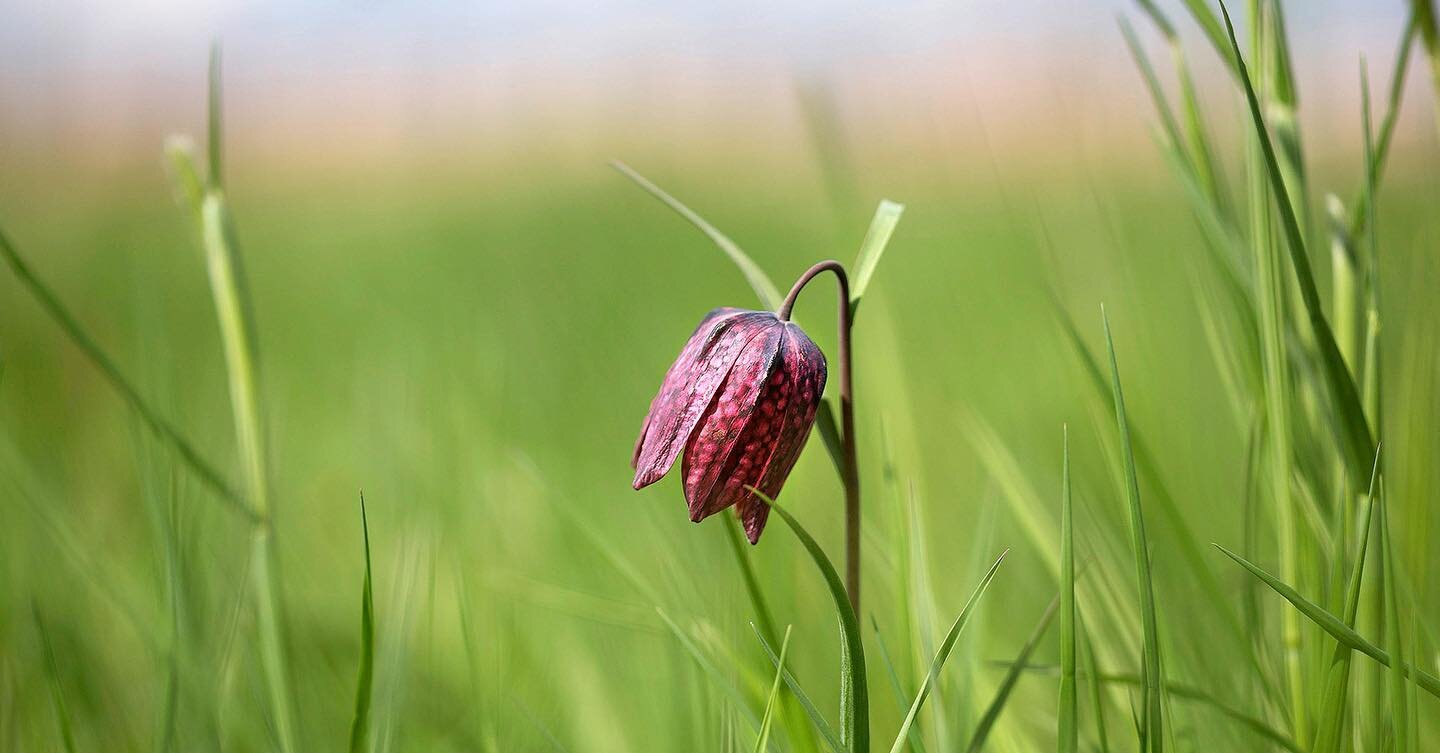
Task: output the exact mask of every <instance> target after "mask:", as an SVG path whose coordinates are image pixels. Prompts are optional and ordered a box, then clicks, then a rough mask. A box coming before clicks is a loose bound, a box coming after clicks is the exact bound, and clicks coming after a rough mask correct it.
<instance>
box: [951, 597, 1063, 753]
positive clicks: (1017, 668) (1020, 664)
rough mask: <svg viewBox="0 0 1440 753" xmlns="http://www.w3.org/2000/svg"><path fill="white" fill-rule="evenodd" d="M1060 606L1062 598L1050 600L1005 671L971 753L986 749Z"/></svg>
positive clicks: (975, 737) (973, 742)
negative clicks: (1022, 675) (1001, 715)
mask: <svg viewBox="0 0 1440 753" xmlns="http://www.w3.org/2000/svg"><path fill="white" fill-rule="evenodd" d="M1059 606H1060V596H1059V594H1056V596H1055V598H1053V599H1051V600H1050V606H1048V607H1046V608H1045V613H1044V614H1042V615H1041V616H1040V622H1038V623H1036V625H1035V629H1034V630H1033V631H1032V632H1031V633H1030V637H1029V638H1028V639H1026V641H1025V645H1024V646H1023V647H1022V648H1021V649H1020V654H1019V655H1018V656H1016V657H1015V662H1014V663H1013V664H1012V665H1011V666H1010V668H1009V669H1007V670H1006V671H1005V679H1003V680H1001V681H1000V686H999V687H998V688H996V689H995V698H994V699H992V700H991V701H990V705H989V706H987V707H986V708H985V713H984V714H983V715H982V716H981V717H980V722H979V724H977V725H975V734H974V735H973V736H972V737H971V738H970V745H969V746H968V747H967V748H966V750H967V751H969V753H978V752H979V751H981V750H983V749H984V748H985V740H986V739H987V738H988V737H989V736H990V730H991V729H993V728H994V727H995V722H996V721H998V720H999V719H1000V712H1002V711H1004V710H1005V704H1006V702H1007V701H1009V700H1010V693H1011V691H1013V690H1014V689H1015V683H1016V682H1017V681H1019V679H1020V673H1021V672H1022V671H1023V670H1024V669H1025V665H1026V664H1027V663H1028V662H1029V661H1030V654H1031V653H1033V652H1034V651H1035V647H1036V646H1038V645H1040V639H1041V638H1042V637H1044V635H1045V629H1046V628H1048V627H1050V621H1051V620H1052V619H1054V618H1055V612H1056V610H1057V609H1058V608H1059Z"/></svg>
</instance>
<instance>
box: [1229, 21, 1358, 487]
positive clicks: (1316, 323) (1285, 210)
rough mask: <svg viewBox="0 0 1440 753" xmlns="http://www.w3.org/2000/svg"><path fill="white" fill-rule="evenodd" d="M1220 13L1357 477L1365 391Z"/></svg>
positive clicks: (1257, 103) (1236, 47)
mask: <svg viewBox="0 0 1440 753" xmlns="http://www.w3.org/2000/svg"><path fill="white" fill-rule="evenodd" d="M1220 11H1221V13H1222V14H1223V15H1224V18H1225V30H1226V32H1227V33H1228V35H1229V38H1230V48H1231V53H1232V54H1233V55H1234V60H1235V65H1236V67H1237V70H1238V72H1239V78H1240V81H1241V83H1242V84H1243V86H1244V89H1245V99H1246V102H1247V103H1248V104H1249V106H1250V119H1251V122H1252V124H1253V125H1254V127H1255V134H1256V138H1257V141H1258V142H1259V144H1260V150H1261V153H1262V155H1263V156H1264V162H1265V168H1266V174H1267V175H1268V176H1269V179H1270V187H1271V190H1272V191H1273V193H1274V195H1275V206H1276V209H1277V210H1278V211H1279V214H1280V220H1281V226H1282V227H1283V228H1284V231H1285V239H1286V246H1287V248H1289V250H1290V262H1291V267H1292V268H1293V269H1294V270H1295V278H1296V281H1297V282H1298V283H1299V287H1300V298H1301V300H1302V301H1303V302H1304V304H1305V313H1306V315H1307V317H1308V319H1309V324H1310V329H1311V330H1312V331H1313V333H1314V335H1315V344H1316V347H1317V348H1318V349H1319V351H1320V353H1319V355H1320V365H1321V367H1322V369H1323V371H1324V374H1325V380H1326V382H1327V384H1328V385H1329V387H1330V394H1331V397H1332V398H1333V400H1334V403H1335V408H1336V410H1337V411H1338V412H1339V413H1340V421H1341V426H1340V427H1339V428H1340V430H1341V436H1342V438H1343V439H1344V446H1345V448H1346V457H1347V459H1348V460H1349V466H1350V470H1351V473H1350V474H1349V477H1351V478H1357V479H1358V478H1360V477H1362V475H1363V473H1364V471H1365V466H1366V465H1367V463H1368V462H1369V459H1370V453H1371V451H1372V450H1373V449H1374V446H1375V445H1374V442H1373V441H1372V440H1371V436H1370V427H1369V425H1368V424H1366V422H1365V412H1364V408H1363V407H1362V405H1361V403H1360V393H1359V391H1358V390H1357V389H1356V387H1355V381H1354V380H1353V379H1352V378H1351V376H1350V371H1349V370H1348V369H1347V368H1346V367H1345V359H1344V358H1343V357H1342V356H1341V355H1340V349H1339V347H1338V346H1337V345H1336V344H1335V336H1334V334H1333V333H1332V332H1331V331H1330V326H1329V325H1328V324H1327V323H1326V322H1325V313H1324V311H1322V310H1321V307H1320V294H1319V292H1318V291H1317V290H1316V287H1315V278H1314V275H1313V274H1312V273H1311V271H1310V259H1309V255H1308V252H1307V251H1306V249H1305V237H1304V233H1303V232H1302V231H1301V229H1300V222H1299V220H1298V219H1297V218H1296V216H1295V206H1294V204H1293V202H1292V201H1291V199H1290V195H1289V192H1288V191H1287V190H1286V187H1285V179H1284V178H1283V177H1282V176H1281V173H1280V166H1279V162H1278V159H1277V157H1276V155H1275V147H1274V145H1273V144H1272V143H1271V141H1270V133H1269V131H1268V130H1267V129H1266V127H1265V119H1264V117H1263V116H1262V115H1261V113H1260V101H1259V99H1258V98H1257V97H1256V95H1255V86H1254V84H1252V83H1251V81H1250V73H1249V70H1248V69H1247V68H1246V66H1245V59H1244V57H1243V56H1242V55H1241V53H1240V43H1239V42H1238V41H1237V40H1236V38H1235V26H1234V24H1233V23H1232V22H1231V21H1230V12H1229V11H1228V10H1227V9H1226V8H1225V3H1224V2H1221V3H1220Z"/></svg>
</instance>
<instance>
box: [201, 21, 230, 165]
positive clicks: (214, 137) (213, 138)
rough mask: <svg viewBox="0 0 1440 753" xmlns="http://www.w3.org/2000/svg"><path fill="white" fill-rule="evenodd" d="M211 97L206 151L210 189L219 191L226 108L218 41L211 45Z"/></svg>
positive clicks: (207, 112)
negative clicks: (208, 163)
mask: <svg viewBox="0 0 1440 753" xmlns="http://www.w3.org/2000/svg"><path fill="white" fill-rule="evenodd" d="M209 79H210V81H209V83H210V86H209V95H208V96H207V97H206V107H205V112H206V134H205V136H206V150H205V153H206V154H207V155H208V156H209V158H210V165H209V167H210V171H209V174H208V176H207V177H208V187H209V188H212V189H218V188H220V186H221V185H222V184H223V181H221V179H220V178H221V175H222V173H221V170H220V168H221V162H222V159H221V152H222V149H221V146H222V143H223V138H222V137H223V136H224V131H223V128H224V114H225V113H224V108H223V106H222V104H223V99H224V97H223V90H222V89H221V87H220V84H221V81H220V42H219V40H216V41H214V42H212V43H211V44H210V75H209Z"/></svg>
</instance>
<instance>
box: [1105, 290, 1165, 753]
mask: <svg viewBox="0 0 1440 753" xmlns="http://www.w3.org/2000/svg"><path fill="white" fill-rule="evenodd" d="M1100 318H1101V321H1102V322H1103V324H1104V325H1105V348H1106V350H1107V351H1108V352H1109V355H1110V384H1111V390H1112V393H1113V396H1114V399H1115V423H1116V424H1117V425H1118V427H1119V432H1120V447H1121V452H1122V453H1123V455H1122V460H1123V461H1124V468H1125V501H1126V506H1127V507H1128V508H1129V511H1130V537H1131V546H1132V548H1133V549H1134V555H1135V580H1136V585H1137V587H1138V589H1139V591H1140V621H1141V627H1142V630H1143V634H1144V635H1143V640H1144V646H1143V649H1142V653H1141V659H1142V666H1143V669H1144V671H1143V673H1142V675H1141V676H1142V677H1144V679H1145V688H1144V699H1143V700H1144V703H1143V705H1142V706H1141V715H1140V720H1141V729H1142V741H1141V743H1142V744H1141V750H1142V751H1144V752H1145V753H1160V751H1161V750H1162V749H1163V748H1164V742H1163V741H1164V722H1163V714H1162V712H1161V706H1162V704H1161V698H1160V680H1161V677H1160V632H1159V627H1158V625H1157V621H1156V616H1155V586H1154V583H1153V578H1152V576H1151V573H1150V540H1149V537H1147V536H1146V535H1145V516H1144V514H1143V513H1142V511H1141V509H1140V481H1139V479H1138V478H1137V477H1136V474H1135V453H1134V451H1133V450H1132V449H1131V445H1130V424H1129V421H1128V420H1127V419H1126V417H1125V396H1124V394H1123V393H1122V391H1121V388H1120V365H1119V363H1118V362H1117V361H1116V359H1115V341H1114V338H1112V337H1111V334H1110V318H1109V317H1108V316H1107V315H1106V314H1105V307H1104V306H1101V307H1100Z"/></svg>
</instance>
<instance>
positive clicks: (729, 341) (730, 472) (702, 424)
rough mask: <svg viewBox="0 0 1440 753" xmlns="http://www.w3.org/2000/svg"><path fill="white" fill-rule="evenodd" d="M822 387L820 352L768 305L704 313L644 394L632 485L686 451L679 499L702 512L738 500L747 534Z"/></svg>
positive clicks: (785, 469) (655, 475) (775, 492)
mask: <svg viewBox="0 0 1440 753" xmlns="http://www.w3.org/2000/svg"><path fill="white" fill-rule="evenodd" d="M824 390H825V354H823V353H821V352H820V349H819V348H818V347H816V346H815V343H814V342H813V341H811V339H810V338H809V336H807V335H806V334H805V333H804V332H803V331H801V329H800V327H799V326H797V325H796V324H795V323H794V322H790V321H785V320H782V319H780V318H779V317H778V316H776V315H775V314H774V313H773V312H769V311H746V310H743V309H734V308H721V309H715V310H714V311H711V312H710V313H708V314H706V315H705V318H704V319H702V320H701V321H700V326H699V327H697V328H696V329H695V333H694V334H693V335H691V336H690V340H689V342H687V343H685V348H684V349H683V350H681V351H680V356H679V358H676V359H675V363H674V364H673V365H671V366H670V371H669V372H667V373H666V374H665V381H664V383H663V384H661V386H660V392H659V394H657V395H656V396H655V399H654V401H652V402H651V403H650V412H649V414H648V415H646V416H645V425H644V427H643V428H642V429H641V430H640V438H639V439H638V440H636V442H635V455H634V457H633V458H632V460H631V465H632V466H633V467H634V468H635V488H636V489H641V488H643V487H645V486H648V485H650V484H653V483H655V482H656V481H659V480H660V478H661V477H663V476H664V475H665V474H666V473H668V472H669V471H670V466H672V465H673V464H674V463H675V458H676V457H678V456H679V455H680V454H681V452H682V451H683V452H684V455H685V458H684V461H683V463H682V466H681V470H682V473H683V475H684V477H685V501H686V502H687V503H688V504H689V507H690V519H691V520H692V521H696V522H699V521H701V520H703V519H705V518H706V517H709V516H711V515H714V514H715V513H717V512H720V511H722V510H724V509H725V508H727V507H730V506H732V505H733V506H735V507H736V513H737V514H738V515H739V516H740V521H741V523H743V524H744V527H745V535H746V537H747V538H749V539H750V543H752V544H753V543H755V542H757V541H759V539H760V532H761V531H763V530H764V529H765V520H766V518H767V517H768V516H769V514H770V508H769V506H768V505H766V504H765V503H764V502H763V501H761V500H760V499H759V498H758V497H756V496H755V494H754V493H753V492H751V491H750V487H754V488H755V489H759V490H760V492H761V493H763V494H764V495H765V496H767V497H769V498H771V499H774V498H776V497H777V496H779V494H780V487H781V486H782V485H784V483H785V478H786V477H787V476H789V475H790V469H792V468H794V467H795V461H796V459H798V458H799V457H800V450H801V449H802V448H803V447H804V446H805V440H806V438H807V437H809V436H810V428H811V426H813V425H814V423H815V409H816V408H817V407H818V406H819V405H820V394H821V393H822V392H824Z"/></svg>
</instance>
